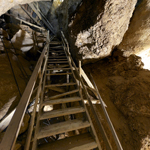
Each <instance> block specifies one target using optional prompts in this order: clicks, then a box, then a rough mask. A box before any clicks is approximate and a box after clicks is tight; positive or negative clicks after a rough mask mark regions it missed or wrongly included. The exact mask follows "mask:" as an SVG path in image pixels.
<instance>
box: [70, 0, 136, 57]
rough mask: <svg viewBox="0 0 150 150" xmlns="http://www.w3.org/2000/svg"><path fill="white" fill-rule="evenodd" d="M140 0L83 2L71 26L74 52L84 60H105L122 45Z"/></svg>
mask: <svg viewBox="0 0 150 150" xmlns="http://www.w3.org/2000/svg"><path fill="white" fill-rule="evenodd" d="M136 3H137V0H105V1H104V0H103V1H100V0H89V1H86V0H83V2H82V4H81V6H80V7H79V9H78V11H77V13H76V14H75V15H74V16H73V17H72V20H71V21H70V24H69V29H70V32H69V34H71V39H70V41H71V42H72V45H73V44H75V45H76V46H75V47H72V49H73V50H72V51H74V52H75V51H76V53H77V54H76V55H78V54H81V55H82V58H83V59H91V58H104V57H107V56H108V55H110V54H111V51H112V49H113V48H114V47H115V46H117V45H119V44H120V42H121V41H122V39H123V36H124V34H125V32H126V31H127V29H128V26H129V22H130V19H131V17H132V14H133V11H134V9H135V5H136Z"/></svg>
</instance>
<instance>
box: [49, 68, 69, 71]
mask: <svg viewBox="0 0 150 150" xmlns="http://www.w3.org/2000/svg"><path fill="white" fill-rule="evenodd" d="M70 69H71V68H53V69H47V71H48V70H70Z"/></svg>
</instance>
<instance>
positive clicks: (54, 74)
mask: <svg viewBox="0 0 150 150" xmlns="http://www.w3.org/2000/svg"><path fill="white" fill-rule="evenodd" d="M67 74H72V73H71V72H66V73H50V74H46V75H47V76H49V75H50V76H57V75H67Z"/></svg>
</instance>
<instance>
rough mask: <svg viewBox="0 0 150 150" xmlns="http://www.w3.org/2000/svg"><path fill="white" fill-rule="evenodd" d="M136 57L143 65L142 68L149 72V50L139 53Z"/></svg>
mask: <svg viewBox="0 0 150 150" xmlns="http://www.w3.org/2000/svg"><path fill="white" fill-rule="evenodd" d="M137 55H138V56H140V57H141V58H142V62H143V63H144V67H143V68H144V69H148V70H150V49H147V50H145V51H143V52H140V53H138V54H137Z"/></svg>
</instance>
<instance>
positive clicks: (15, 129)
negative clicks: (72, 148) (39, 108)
mask: <svg viewBox="0 0 150 150" xmlns="http://www.w3.org/2000/svg"><path fill="white" fill-rule="evenodd" d="M49 42H50V41H49V31H48V34H47V42H46V45H45V47H44V49H43V51H42V53H41V56H40V58H39V59H38V62H37V64H36V66H35V69H34V71H33V73H32V76H31V77H30V80H29V82H28V84H27V86H26V88H25V90H24V93H23V95H22V97H21V99H20V102H19V104H18V106H17V108H16V111H15V113H14V116H13V118H12V120H11V122H10V124H9V126H8V128H7V130H6V133H5V135H4V137H3V139H2V142H1V144H0V150H13V148H14V146H15V143H16V139H17V137H18V134H19V131H20V128H21V124H22V121H23V118H24V115H25V112H26V110H27V106H28V104H29V101H30V98H31V95H32V92H33V89H34V87H35V83H36V80H37V78H38V76H40V75H41V72H42V63H43V60H44V59H45V56H46V54H47V52H48V48H49Z"/></svg>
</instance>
